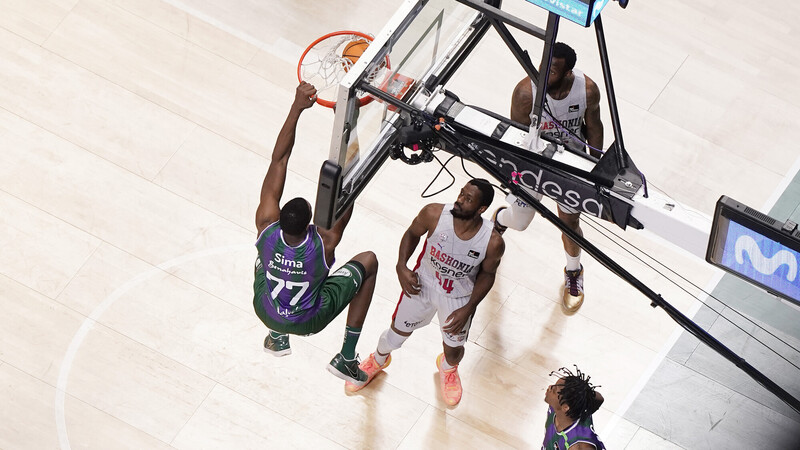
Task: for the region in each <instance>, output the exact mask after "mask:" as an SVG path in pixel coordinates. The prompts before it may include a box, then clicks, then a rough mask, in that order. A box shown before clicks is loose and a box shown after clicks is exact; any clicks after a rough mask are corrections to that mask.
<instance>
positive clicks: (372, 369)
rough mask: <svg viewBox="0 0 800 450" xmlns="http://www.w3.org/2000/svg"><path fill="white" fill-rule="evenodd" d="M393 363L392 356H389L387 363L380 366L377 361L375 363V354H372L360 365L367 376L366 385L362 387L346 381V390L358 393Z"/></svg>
mask: <svg viewBox="0 0 800 450" xmlns="http://www.w3.org/2000/svg"><path fill="white" fill-rule="evenodd" d="M391 363H392V355H389V356H387V357H386V362H384V363H383V365H380V364H378V362H377V361H375V353H370V354H369V358H367V359H365V360H364V361H362V362H361V364H359V365H358V368H359V369H361V370H363V371H364V373H366V374H367V381H365V382H364V384H362V385H361V386H359V385H357V384H353V383H351V382H349V381H346V382H345V383H344V389H345V390H346V391H347V392H356V391H358V390H360V389H361V388H363V387H364V386H366V385H368V384H369V382H370V381H372V379H373V378H375V375H377V374H378V373H379V372H380V371H382V370H383V369H385V368H387V367H389V364H391Z"/></svg>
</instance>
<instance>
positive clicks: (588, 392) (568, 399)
mask: <svg viewBox="0 0 800 450" xmlns="http://www.w3.org/2000/svg"><path fill="white" fill-rule="evenodd" d="M575 372H576V373H574V374H573V373H572V371H570V370H569V369H567V368H566V367H562V368H560V369H558V370H556V371H554V372H550V375H551V376H553V375H556V376H558V377H559V379H558V381H557V382H556V383H555V384H553V385H551V386H550V387H548V388H547V391H546V392H545V394H544V401H545V403H547V404H548V405H550V407H549V408H548V409H547V422H545V425H544V431H545V435H544V443H543V444H542V450H566V449H571V450H591V449H595V450H604V449H605V448H606V447H605V446H604V445H603V443H602V442H601V441H600V438H599V437H598V436H597V433H595V432H594V425H593V424H592V414H594V412H595V411H597V410H598V409H600V405H602V404H603V396H602V395H600V393H599V392H595V388H596V387H598V386H593V385H592V384H591V383H589V379H590V378H591V377H589V376H587V375H586V374H585V373H582V372H581V371H580V369H578V366H575Z"/></svg>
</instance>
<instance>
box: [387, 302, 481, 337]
mask: <svg viewBox="0 0 800 450" xmlns="http://www.w3.org/2000/svg"><path fill="white" fill-rule="evenodd" d="M427 291H433V289H425V288H424V287H423V289H422V292H420V293H419V295H406V294H405V293H403V294H402V295H401V296H400V301H399V302H398V303H397V309H396V310H395V313H394V317H392V321H393V323H394V327H395V328H396V329H398V330H399V331H402V332H404V333H411V332H412V331H414V330H416V329H417V328H422V327H424V326H425V325H427V324H429V323H431V319H433V315H434V314H436V313H437V312H438V314H439V316H438V317H439V330H440V331H441V332H442V340H443V341H444V343H445V344H447V346H449V347H463V346H464V344H465V343H466V342H467V337H468V336H469V327H470V325H472V317H470V318H469V320H468V321H467V323H466V325H464V328H463V329H462V330H461V331H460V332H458V333H456V334H450V333H447V332H445V331H444V330H443V329H442V326H443V325H444V324H445V322H446V321H447V318H448V317H449V316H450V314H451V313H452V312H453V311H455V310H457V309H459V308H461V307H463V306H464V305H466V304H467V302H468V301H469V297H458V298H451V297H445V296H442V295H438V294H436V293H435V292H432V294H433V295H430V296H428V295H426V292H427Z"/></svg>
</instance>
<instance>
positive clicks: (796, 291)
mask: <svg viewBox="0 0 800 450" xmlns="http://www.w3.org/2000/svg"><path fill="white" fill-rule="evenodd" d="M721 263H722V265H723V266H725V267H727V268H729V269H731V270H733V271H734V272H737V273H739V274H741V275H742V276H744V277H746V278H749V279H751V280H753V281H756V282H757V283H759V284H762V285H763V286H765V287H766V288H767V289H769V290H771V291H775V292H777V293H780V294H783V295H786V296H788V297H789V298H793V299H795V300H800V273H799V272H798V270H800V268H799V265H800V253H798V252H797V251H795V250H793V249H790V248H789V247H786V246H785V245H783V244H780V243H778V242H775V241H774V240H772V239H769V238H767V237H766V236H764V235H762V234H759V233H757V232H755V231H753V230H750V229H748V228H746V227H744V226H742V225H741V224H739V223H737V222H734V221H733V220H731V221H730V224H729V225H728V234H727V236H726V238H725V244H724V248H723V251H722V260H721Z"/></svg>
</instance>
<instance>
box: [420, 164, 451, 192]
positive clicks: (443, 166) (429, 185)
mask: <svg viewBox="0 0 800 450" xmlns="http://www.w3.org/2000/svg"><path fill="white" fill-rule="evenodd" d="M432 155H433V157H434V158H435V159H436V162H438V163H439V165H440V166H442V167H441V168H440V169H439V171H438V172H436V176H434V177H433V180H431V182H430V183H428V185H427V186H425V189H424V190H423V191H422V194H420V196H421V197H422V198H430V197H433V196H434V195H438V194H440V193H442V192H444V191H446V190H448V189H450V186H452V185H454V184H455V182H456V177H455V176H454V175H453V173H452V172H450V170H449V169H448V168H447V164H448V163H449V162H450V160H451V159H453V158H455V157H456V155H452V156H450V157H449V158H447V161H445V162H444V163H442V161H441V160H440V159H439V157H437V156H436V154H432ZM442 170H444V171H445V172H447V174H448V175H450V178H451V179H452V180H451V181H450V184H448V185H447V186H445V187H444V188H442V189H440V190H438V191H436V192H434V193H433V194H428V195H425V193H426V192H428V189H429V188H430V187H431V186H433V183H435V182H436V180H437V179H438V178H439V175H441V174H442Z"/></svg>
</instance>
